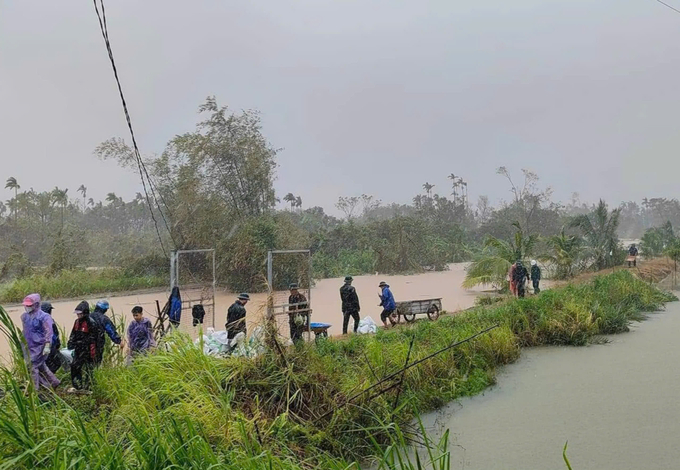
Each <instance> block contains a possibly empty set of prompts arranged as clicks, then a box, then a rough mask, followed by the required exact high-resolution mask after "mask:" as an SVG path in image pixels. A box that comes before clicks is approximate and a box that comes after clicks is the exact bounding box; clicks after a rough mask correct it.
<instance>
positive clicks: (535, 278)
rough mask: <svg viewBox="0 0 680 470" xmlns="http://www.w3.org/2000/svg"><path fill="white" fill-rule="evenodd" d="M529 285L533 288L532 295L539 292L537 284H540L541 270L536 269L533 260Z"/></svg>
mask: <svg viewBox="0 0 680 470" xmlns="http://www.w3.org/2000/svg"><path fill="white" fill-rule="evenodd" d="M531 283H532V285H533V288H534V294H538V293H540V292H541V289H540V287H539V284H540V283H541V268H539V267H538V263H536V260H535V259H532V260H531Z"/></svg>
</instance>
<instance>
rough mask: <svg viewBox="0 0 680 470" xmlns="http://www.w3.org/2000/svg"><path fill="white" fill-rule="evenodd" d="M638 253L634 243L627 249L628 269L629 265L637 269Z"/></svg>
mask: <svg viewBox="0 0 680 470" xmlns="http://www.w3.org/2000/svg"><path fill="white" fill-rule="evenodd" d="M638 253H640V252H639V251H638V249H637V246H635V243H633V244H632V245H630V247H629V248H628V267H629V268H630V267H631V264H632V265H633V267H637V256H638Z"/></svg>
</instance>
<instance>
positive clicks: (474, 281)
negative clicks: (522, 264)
mask: <svg viewBox="0 0 680 470" xmlns="http://www.w3.org/2000/svg"><path fill="white" fill-rule="evenodd" d="M512 226H513V227H515V228H516V229H517V230H516V232H515V236H514V237H513V239H512V240H509V241H508V240H501V239H498V238H496V237H493V236H491V235H489V236H488V237H487V238H486V240H484V246H483V250H482V253H481V255H480V256H478V257H477V259H476V260H475V261H474V262H473V263H472V264H470V266H469V267H468V268H467V273H466V274H465V280H464V281H463V287H464V288H466V289H470V288H472V287H475V286H479V285H492V286H494V287H496V288H502V287H505V286H507V280H506V277H507V275H508V271H509V270H510V266H511V265H512V263H514V262H515V261H517V260H524V259H525V258H527V257H528V256H529V255H530V254H531V252H532V251H533V249H534V246H535V245H536V242H537V241H538V237H537V236H536V235H528V236H527V235H525V234H524V232H523V231H522V228H521V226H520V224H519V222H514V223H513V224H512Z"/></svg>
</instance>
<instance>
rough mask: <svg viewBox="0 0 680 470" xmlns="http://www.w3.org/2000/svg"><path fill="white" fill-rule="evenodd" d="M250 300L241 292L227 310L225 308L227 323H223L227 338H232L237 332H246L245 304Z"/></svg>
mask: <svg viewBox="0 0 680 470" xmlns="http://www.w3.org/2000/svg"><path fill="white" fill-rule="evenodd" d="M249 300H250V296H249V295H248V294H246V293H243V294H241V295H239V296H238V299H236V302H234V303H233V304H232V305H231V307H229V310H227V323H226V325H224V327H225V329H226V330H227V338H228V339H234V338H235V337H236V335H237V334H239V333H243V334H246V333H247V330H246V304H247V303H248V301H249Z"/></svg>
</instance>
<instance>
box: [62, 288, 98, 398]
mask: <svg viewBox="0 0 680 470" xmlns="http://www.w3.org/2000/svg"><path fill="white" fill-rule="evenodd" d="M74 313H75V314H76V315H77V316H78V318H77V319H76V321H75V322H74V323H73V330H71V336H70V337H69V339H68V348H69V349H71V350H73V364H71V383H72V385H73V390H70V391H74V390H89V389H90V387H91V386H92V370H93V368H94V364H95V360H96V357H97V338H98V337H99V329H100V328H99V325H98V324H97V322H95V321H93V320H92V319H91V318H90V304H88V303H87V302H86V301H84V300H83V301H82V302H80V303H79V304H78V306H77V307H76V309H75V312H74Z"/></svg>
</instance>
